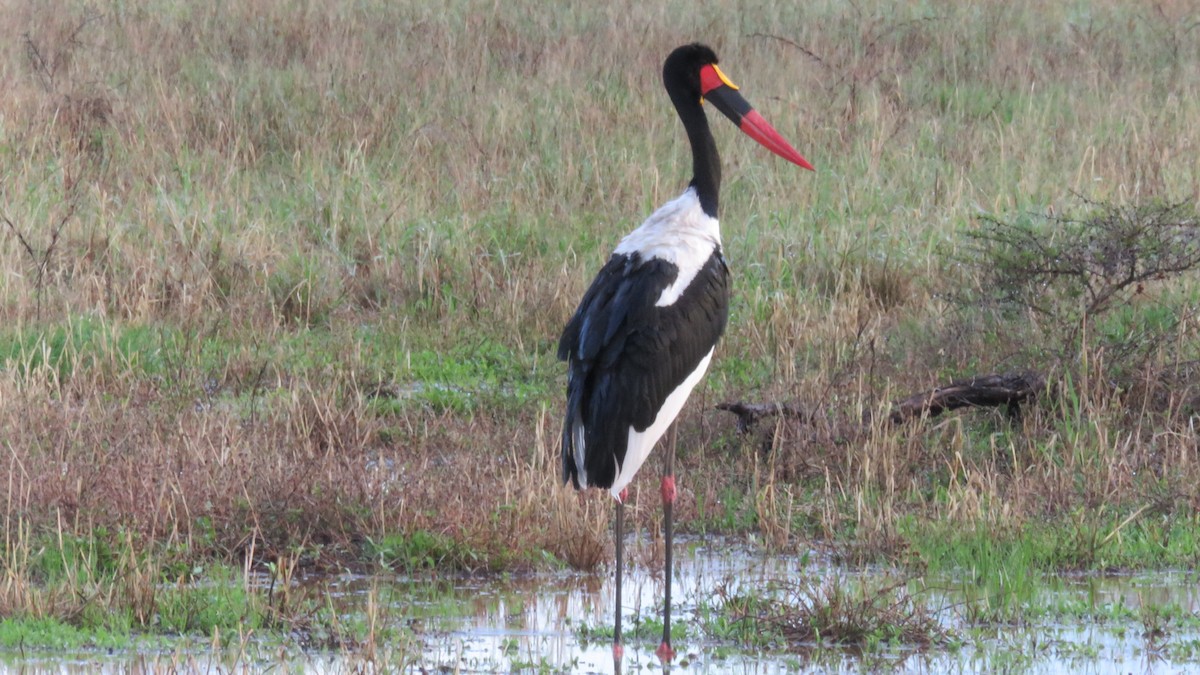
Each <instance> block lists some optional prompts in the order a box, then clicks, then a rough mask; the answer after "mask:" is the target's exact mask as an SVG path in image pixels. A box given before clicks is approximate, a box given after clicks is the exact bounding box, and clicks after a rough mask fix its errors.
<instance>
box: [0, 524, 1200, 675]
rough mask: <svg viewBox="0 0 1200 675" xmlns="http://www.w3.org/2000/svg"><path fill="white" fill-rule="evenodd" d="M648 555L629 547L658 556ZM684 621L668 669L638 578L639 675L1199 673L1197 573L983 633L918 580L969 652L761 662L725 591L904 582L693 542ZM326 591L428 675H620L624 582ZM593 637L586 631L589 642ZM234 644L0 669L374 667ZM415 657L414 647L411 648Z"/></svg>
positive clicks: (632, 640)
mask: <svg viewBox="0 0 1200 675" xmlns="http://www.w3.org/2000/svg"><path fill="white" fill-rule="evenodd" d="M649 546H650V545H649V544H644V543H642V544H640V543H639V542H637V541H631V542H630V545H629V546H627V548H631V549H634V551H635V554H634V558H635V559H637V558H638V554H637V552H638V551H640V552H641V553H642V554H645V552H646V551H647V550H649ZM676 561H677V565H676V575H675V580H676V581H675V586H674V598H675V601H674V603H673V605H674V607H673V615H672V616H673V621H674V622H676V623H682V624H683V625H684V626H685V628H686V630H687V635H686V637H684V638H681V639H676V640H675V648H676V649H677V650H678V652H679V654H678V656H677V658H676V659H675V662H674V663H673V664H671V665H670V666H668V667H666V668H664V664H662V663H660V662H659V660H658V658H657V657H656V656H655V655H654V650H655V648H656V647H657V644H658V636H657V635H652V636H648V637H647V638H645V639H644V640H642V639H639V638H637V637H635V636H634V635H632V633H633V631H634V630H635V628H636V626H637V625H638V624H639V623H641V622H643V621H646V620H657V619H658V617H659V613H660V611H661V605H660V603H661V594H662V576H661V574H660V573H657V572H656V571H654V570H653V569H651V568H650V567H647V566H644V565H636V564H635V565H632V566H630V568H629V569H627V570H626V577H625V597H624V603H623V605H624V606H623V616H624V620H625V626H626V629H625V630H626V646H625V655H624V659H623V661H622V664H623V672H624V673H647V672H660V671H666V672H670V673H745V674H763V675H766V674H771V673H791V672H806V673H808V672H813V673H858V672H915V673H943V672H946V673H976V672H978V673H994V672H1004V673H1186V672H1200V590H1198V588H1197V584H1196V583H1195V581H1196V579H1195V575H1194V573H1191V574H1189V573H1184V572H1159V573H1154V574H1145V575H1109V576H1097V575H1072V576H1063V577H1054V578H1052V579H1048V580H1047V581H1046V584H1045V585H1046V587H1047V588H1046V590H1045V591H1044V592H1043V593H1042V594H1041V596H1039V599H1038V601H1039V602H1044V603H1046V605H1047V606H1074V607H1084V608H1085V610H1086V611H1084V612H1080V613H1077V614H1076V615H1074V616H1078V615H1080V614H1082V615H1086V616H1089V617H1095V618H1088V619H1077V618H1072V619H1050V620H1045V621H1040V622H1039V621H1034V622H1031V623H1029V624H1026V625H991V626H987V627H983V628H981V627H972V626H969V625H968V624H967V622H966V620H965V618H964V617H963V615H962V614H963V604H962V601H961V600H962V598H961V596H960V595H956V592H955V591H954V590H953V589H955V588H961V585H962V584H961V582H960V581H957V580H954V579H934V580H930V579H917V580H913V581H912V582H910V584H909V588H910V590H911V591H912V593H913V596H912V597H913V598H914V600H915V601H916V602H918V603H921V604H923V605H925V606H927V607H929V608H931V609H932V610H934V615H935V617H936V618H937V620H938V621H939V622H940V623H941V624H942V625H943V627H945V628H946V629H947V630H949V631H950V632H951V634H953V635H955V636H957V637H958V638H959V640H958V641H959V643H960V644H958V645H957V646H955V647H950V648H947V647H934V648H931V649H929V650H927V651H919V650H916V649H913V648H905V647H885V648H883V649H882V651H873V652H870V653H868V654H865V655H855V654H853V653H850V652H848V651H846V650H840V649H835V648H815V646H814V647H809V648H805V649H804V650H802V651H798V652H795V653H779V652H775V653H756V652H755V651H753V650H746V649H744V648H740V647H738V646H737V645H733V644H728V643H722V642H721V641H719V640H717V639H715V638H713V637H711V636H708V635H706V634H705V631H704V629H703V624H704V622H703V621H702V620H701V618H700V617H699V616H698V609H699V608H700V607H701V606H703V605H705V604H708V605H712V604H713V602H712V600H713V598H714V597H716V596H718V595H719V591H720V590H721V589H727V590H728V591H729V592H736V591H737V590H738V589H739V588H745V589H761V588H765V587H766V586H767V585H768V583H769V582H772V581H779V580H795V579H798V578H810V579H813V578H815V579H820V578H824V577H828V576H831V575H838V576H840V577H841V578H842V579H844V580H847V581H848V582H853V581H857V580H863V581H871V580H882V579H884V578H893V579H894V578H896V575H895V574H893V575H888V571H887V570H884V569H850V568H841V567H837V566H835V565H832V564H830V563H829V561H827V560H823V559H821V558H820V557H819V556H815V555H809V556H800V555H768V554H766V553H764V552H762V551H761V550H760V549H757V548H755V547H754V546H752V545H748V544H745V543H741V542H736V541H731V540H726V539H719V538H715V539H697V538H690V539H688V538H685V539H683V540H681V541H680V542H679V543H678V549H677V555H676ZM318 583H319V585H320V586H321V587H322V588H323V589H324V591H323V592H327V593H329V594H330V595H331V600H332V601H333V602H335V603H338V604H340V605H341V612H342V614H344V615H345V616H347V617H349V616H351V615H354V614H359V615H361V614H362V613H363V612H364V611H365V606H366V603H367V599H368V597H369V596H370V595H371V594H372V589H374V590H373V592H374V596H375V598H376V600H377V601H378V602H380V603H381V604H382V606H383V607H384V611H383V612H382V613H381V614H382V616H383V617H384V620H385V621H388V622H390V623H392V624H397V625H402V626H404V627H405V628H406V629H407V630H409V631H411V632H412V633H413V634H414V635H415V636H416V640H417V642H416V649H417V651H419V652H420V653H419V654H415V655H414V654H411V653H409V654H408V658H407V659H406V660H410V661H411V660H413V657H415V664H413V665H414V670H416V671H417V672H420V671H421V670H425V671H427V672H466V673H471V672H476V673H478V672H484V673H490V672H514V671H517V672H529V671H533V672H572V673H612V672H613V670H614V667H613V659H612V647H611V644H610V643H609V640H608V639H607V638H597V639H596V640H594V641H587V640H584V639H583V638H582V637H581V635H583V634H585V633H589V634H594V632H592V630H593V629H597V628H605V627H608V626H610V625H611V623H612V619H613V607H612V603H613V578H612V574H611V571H610V572H607V573H600V574H581V573H572V572H558V573H539V574H529V575H502V576H489V577H449V578H447V577H441V578H436V577H430V576H428V575H426V576H420V577H406V576H376V577H371V578H368V577H361V576H352V575H346V576H341V577H337V578H334V579H330V578H327V577H326V578H322V579H321V580H319V581H318ZM1143 606H1145V607H1160V608H1162V607H1170V608H1171V614H1172V615H1173V616H1175V617H1183V618H1182V619H1178V618H1177V619H1175V620H1173V621H1172V622H1170V623H1168V624H1167V626H1168V632H1167V634H1165V635H1161V636H1156V637H1154V638H1148V637H1146V636H1145V635H1144V633H1145V631H1146V627H1145V625H1144V624H1143V622H1142V621H1141V619H1140V618H1138V617H1140V616H1141V614H1142V612H1141V610H1140V609H1139V608H1141V607H1143ZM584 628H586V629H589V630H588V631H581V629H584ZM225 641H226V647H225V649H224V651H223V652H222V653H220V654H215V655H213V654H208V653H206V651H205V647H206V645H205V642H204V641H203V640H199V641H194V642H192V643H190V644H182V645H175V646H174V647H173V648H171V649H170V650H169V651H165V652H158V653H149V654H147V653H138V654H128V653H127V654H97V653H87V654H75V655H71V654H46V653H40V654H26V655H21V654H12V653H9V654H7V655H0V670H3V671H16V670H19V671H21V672H54V673H83V672H104V671H107V672H158V671H160V670H163V669H164V668H167V669H170V670H183V671H188V672H194V671H200V672H231V671H236V672H240V671H244V670H247V671H261V670H266V669H281V670H284V671H306V672H343V671H347V670H358V669H360V668H362V667H364V664H365V666H366V669H367V670H370V669H371V666H370V663H369V662H364V660H363V659H362V658H361V656H360V655H354V656H347V655H339V654H334V653H315V654H314V653H307V654H305V653H300V654H297V653H296V652H294V651H291V652H288V653H286V654H284V653H282V652H281V653H280V655H278V657H274V658H273V657H272V656H271V648H265V649H262V650H259V652H258V653H257V655H256V656H254V657H253V658H249V657H246V656H241V655H239V656H237V657H235V658H233V659H232V661H231V657H230V648H229V646H228V643H229V641H230V637H229V636H226V638H225ZM404 651H405V652H409V649H405V650H404Z"/></svg>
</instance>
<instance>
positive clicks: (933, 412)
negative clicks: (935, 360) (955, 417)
mask: <svg viewBox="0 0 1200 675" xmlns="http://www.w3.org/2000/svg"><path fill="white" fill-rule="evenodd" d="M1045 386H1046V380H1045V378H1043V377H1042V376H1041V375H1039V374H1038V373H1035V372H1033V371H1029V372H1025V373H1017V374H1011V375H982V376H975V377H970V378H966V379H962V380H955V381H953V382H951V383H950V384H949V385H947V386H945V387H938V388H936V389H931V390H929V391H926V392H922V393H920V394H913V395H912V396H909V397H908V398H905V399H903V400H901V401H900V402H898V403H895V404H893V405H892V411H891V413H889V414H888V421H890V422H891V423H892V424H902V423H904V422H907V421H909V420H913V419H920V418H925V417H937V416H938V415H941V414H942V413H944V412H946V411H947V410H956V409H958V408H967V407H972V408H994V407H996V406H1001V405H1003V406H1008V412H1009V414H1010V415H1016V414H1018V413H1019V411H1020V406H1021V404H1022V403H1024V402H1025V401H1026V400H1027V399H1029V398H1031V397H1033V396H1036V395H1037V394H1038V392H1040V391H1041V390H1042V389H1044V388H1045Z"/></svg>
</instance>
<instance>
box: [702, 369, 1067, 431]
mask: <svg viewBox="0 0 1200 675" xmlns="http://www.w3.org/2000/svg"><path fill="white" fill-rule="evenodd" d="M1045 386H1046V380H1045V378H1043V377H1042V376H1041V375H1040V374H1038V373H1035V372H1032V371H1030V372H1026V373H1016V374H1010V375H981V376H976V377H969V378H965V379H961V380H955V381H953V382H951V383H950V384H948V385H946V386H944V387H938V388H936V389H931V390H929V391H925V392H921V393H919V394H913V395H911V396H908V397H906V398H903V399H901V400H900V401H898V402H896V403H894V404H893V405H892V409H891V412H889V413H888V415H887V420H888V422H890V423H892V424H903V423H905V422H909V421H912V420H917V419H922V418H927V417H937V416H938V415H941V414H942V413H944V412H946V411H947V410H955V409H957V408H966V407H973V408H993V407H997V406H1002V405H1003V406H1007V407H1008V412H1009V414H1010V415H1015V414H1017V413H1018V412H1019V410H1020V405H1021V404H1022V403H1024V402H1025V401H1026V400H1028V399H1030V398H1032V397H1034V396H1037V394H1038V392H1040V391H1041V390H1042V389H1044V388H1045ZM717 409H718V410H725V411H728V412H731V413H733V414H734V415H737V418H738V420H737V429H738V431H739V432H741V433H746V432H747V431H749V430H750V429H751V428H753V427H754V425H755V423H756V422H758V421H759V420H760V419H762V418H764V417H772V416H775V415H780V416H784V417H795V418H798V419H800V421H801V422H804V423H811V422H812V414H811V412H809V411H807V410H805V409H804V408H803V407H801V406H800V405H799V404H797V403H745V402H741V401H729V402H725V403H719V404H717ZM870 421H871V420H870V417H869V416H864V420H863V422H864V423H870Z"/></svg>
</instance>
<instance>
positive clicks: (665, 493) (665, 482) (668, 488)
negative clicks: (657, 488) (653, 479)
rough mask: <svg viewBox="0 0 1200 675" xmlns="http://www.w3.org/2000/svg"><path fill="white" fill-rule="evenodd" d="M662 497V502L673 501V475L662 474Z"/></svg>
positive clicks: (669, 502) (672, 502)
mask: <svg viewBox="0 0 1200 675" xmlns="http://www.w3.org/2000/svg"><path fill="white" fill-rule="evenodd" d="M662 498H663V503H664V504H674V503H675V476H663V479H662Z"/></svg>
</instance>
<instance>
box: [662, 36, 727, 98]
mask: <svg viewBox="0 0 1200 675" xmlns="http://www.w3.org/2000/svg"><path fill="white" fill-rule="evenodd" d="M715 63H717V53H716V52H714V51H713V50H712V48H711V47H709V46H708V45H702V44H700V43H699V42H693V43H692V44H690V45H683V46H682V47H678V48H676V49H675V51H673V52H671V54H670V55H669V56H667V60H666V62H665V63H663V85H664V86H665V87H666V88H667V92H668V93H669V94H670V95H671V101H672V102H674V103H676V105H678V103H679V101H676V98H677V97H678V98H680V99H682V100H684V101H690V102H692V103H697V102H699V101H700V98H701V96H703V94H702V93H701V88H700V69H701V68H703V67H704V66H708V65H713V64H715Z"/></svg>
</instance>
